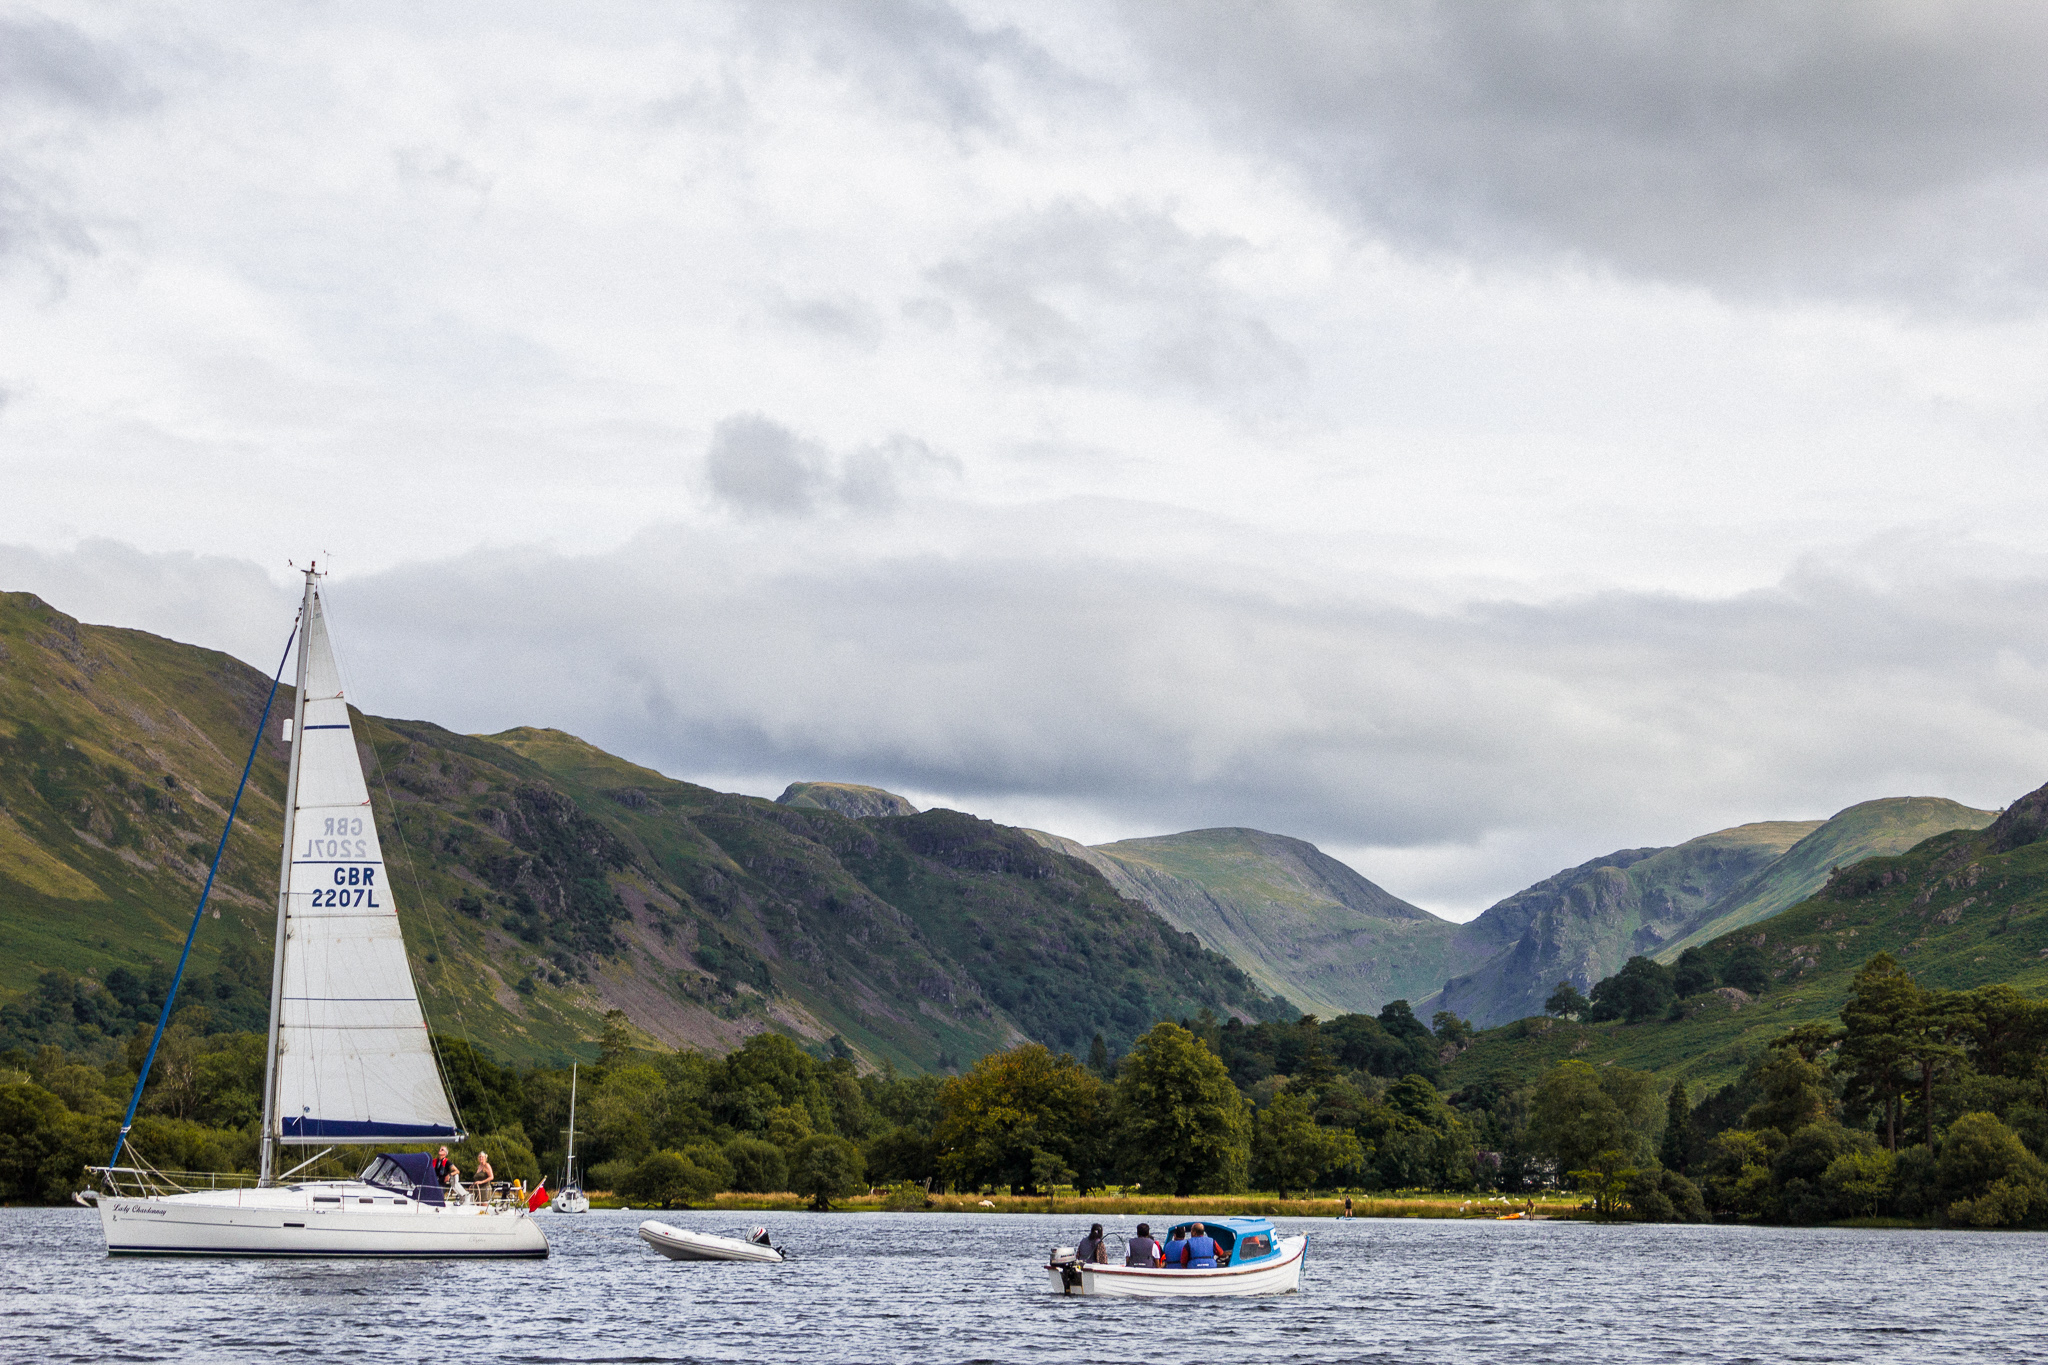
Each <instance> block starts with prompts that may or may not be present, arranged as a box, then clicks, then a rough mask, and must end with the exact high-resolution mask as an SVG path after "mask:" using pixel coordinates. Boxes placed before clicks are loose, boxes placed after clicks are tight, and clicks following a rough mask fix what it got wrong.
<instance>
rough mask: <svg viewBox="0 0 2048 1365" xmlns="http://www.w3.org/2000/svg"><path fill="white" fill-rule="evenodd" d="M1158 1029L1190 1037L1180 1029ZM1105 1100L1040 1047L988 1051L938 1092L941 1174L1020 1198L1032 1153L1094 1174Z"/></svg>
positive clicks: (1073, 1068)
mask: <svg viewBox="0 0 2048 1365" xmlns="http://www.w3.org/2000/svg"><path fill="white" fill-rule="evenodd" d="M1159 1028H1163V1029H1174V1030H1175V1031H1176V1032H1178V1033H1180V1034H1181V1035H1182V1036H1183V1037H1186V1036H1187V1031H1186V1030H1185V1029H1181V1028H1179V1026H1178V1025H1174V1024H1161V1025H1160V1026H1159ZM1157 1031H1158V1030H1157V1029H1155V1030H1154V1032H1155V1033H1156V1032H1157ZM1190 1041H1191V1042H1192V1039H1190ZM1204 1051H1205V1052H1206V1049H1204ZM1211 1060H1212V1061H1213V1060H1214V1058H1213V1056H1212V1057H1211ZM1126 1067H1127V1068H1128V1063H1127V1064H1126ZM1217 1070H1218V1071H1219V1072H1220V1071H1221V1070H1222V1065H1221V1063H1217ZM1225 1084H1226V1085H1227V1084H1228V1079H1227V1078H1226V1080H1225ZM1231 1094H1232V1095H1233V1096H1234V1095H1235V1094H1236V1091H1235V1089H1232V1091H1231ZM1108 1098H1109V1097H1108V1092H1107V1090H1106V1089H1105V1087H1104V1086H1103V1083H1102V1081H1101V1080H1100V1079H1099V1078H1098V1077H1097V1076H1095V1075H1094V1073H1092V1072H1090V1071H1088V1070H1087V1069H1086V1068H1084V1067H1082V1066H1081V1065H1080V1064H1079V1063H1077V1062H1076V1061H1075V1060H1074V1059H1073V1058H1072V1057H1070V1056H1068V1055H1066V1054H1064V1053H1062V1054H1060V1055H1059V1056H1054V1055H1053V1054H1052V1052H1051V1051H1050V1050H1048V1049H1047V1048H1045V1047H1044V1046H1043V1045H1041V1044H1038V1043H1027V1044H1025V1045H1024V1046H1022V1047H1016V1048H1011V1049H1010V1050H1009V1051H1008V1052H995V1053H990V1054H989V1055H988V1056H986V1057H983V1058H982V1059H981V1060H980V1061H978V1062H976V1063H975V1064H974V1066H973V1068H972V1069H971V1070H969V1071H968V1073H967V1074H966V1075H964V1076H956V1077H954V1078H953V1079H952V1080H950V1081H948V1082H947V1083H946V1087H945V1089H944V1091H943V1092H942V1094H941V1101H940V1102H941V1105H942V1107H943V1117H942V1118H941V1119H940V1121H939V1126H938V1130H937V1139H938V1144H939V1150H940V1158H939V1165H940V1170H941V1171H942V1173H943V1174H944V1175H945V1177H946V1178H947V1179H948V1180H950V1181H953V1182H954V1183H956V1184H964V1185H968V1186H980V1185H985V1184H1000V1185H1007V1186H1009V1187H1010V1188H1011V1190H1012V1191H1014V1192H1017V1193H1022V1192H1023V1191H1024V1190H1026V1189H1028V1188H1030V1187H1032V1186H1033V1185H1034V1183H1035V1182H1034V1181H1033V1179H1032V1175H1031V1160H1032V1154H1033V1153H1034V1152H1035V1151H1039V1150H1044V1151H1050V1152H1054V1153H1056V1154H1057V1155H1058V1156H1059V1157H1060V1159H1061V1160H1062V1161H1064V1162H1065V1163H1066V1164H1067V1165H1069V1166H1071V1167H1074V1168H1075V1169H1077V1170H1080V1171H1083V1172H1084V1173H1087V1172H1091V1171H1092V1170H1094V1169H1099V1165H1100V1161H1099V1158H1098V1157H1097V1155H1096V1151H1097V1147H1098V1145H1099V1144H1100V1140H1101V1138H1102V1136H1103V1134H1104V1132H1105V1130H1106V1125H1107V1119H1108V1116H1107V1108H1108Z"/></svg>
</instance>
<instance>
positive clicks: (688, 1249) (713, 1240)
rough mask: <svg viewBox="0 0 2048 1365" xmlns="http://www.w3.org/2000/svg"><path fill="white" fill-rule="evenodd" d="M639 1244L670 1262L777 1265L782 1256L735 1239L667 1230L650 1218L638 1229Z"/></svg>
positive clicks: (662, 1224)
mask: <svg viewBox="0 0 2048 1365" xmlns="http://www.w3.org/2000/svg"><path fill="white" fill-rule="evenodd" d="M640 1240H641V1241H643V1242H645V1243H647V1245H649V1246H651V1247H653V1248H654V1249H655V1250H656V1251H658V1252H660V1253H661V1254H662V1255H664V1256H666V1257H668V1258H669V1259H670V1260H671V1261H779V1260H781V1259H782V1253H781V1252H779V1251H777V1250H776V1249H775V1248H774V1247H766V1246H762V1245H761V1244H760V1243H759V1242H743V1241H741V1240H740V1239H739V1238H737V1237H713V1236H711V1235H710V1234H709V1233H703V1232H691V1231H690V1230H689V1229H687V1228H678V1227H670V1226H669V1225H668V1224H667V1223H661V1222H657V1221H655V1220H654V1219H652V1218H650V1219H648V1220H647V1221H646V1222H644V1223H642V1224H641V1225H640Z"/></svg>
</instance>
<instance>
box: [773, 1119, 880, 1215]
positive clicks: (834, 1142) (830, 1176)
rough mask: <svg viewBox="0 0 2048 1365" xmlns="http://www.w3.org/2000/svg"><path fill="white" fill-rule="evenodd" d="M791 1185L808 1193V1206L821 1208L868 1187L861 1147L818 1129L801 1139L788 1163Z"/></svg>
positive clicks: (825, 1207) (799, 1192) (820, 1209)
mask: <svg viewBox="0 0 2048 1365" xmlns="http://www.w3.org/2000/svg"><path fill="white" fill-rule="evenodd" d="M789 1184H790V1188H791V1189H793V1190H795V1191H796V1192H797V1193H798V1194H801V1195H808V1196H809V1197H810V1201H811V1207H812V1208H813V1209H816V1210H818V1211H820V1212H823V1211H825V1210H827V1209H829V1208H831V1207H832V1201H833V1200H834V1199H838V1198H841V1197H842V1196H845V1195H849V1194H853V1193H856V1192H857V1191H859V1190H862V1189H865V1188H866V1187H867V1178H866V1174H865V1172H864V1171H863V1169H862V1163H861V1155H860V1148H858V1147H856V1146H854V1145H853V1144H852V1143H851V1142H849V1141H847V1140H846V1139H845V1138H843V1137H838V1136H836V1135H833V1134H826V1133H817V1134H814V1135H812V1136H810V1137H807V1138H805V1139H804V1140H803V1142H802V1143H801V1144H799V1145H798V1147H797V1149H796V1153H795V1156H794V1157H793V1158H792V1159H791V1161H790V1164H789Z"/></svg>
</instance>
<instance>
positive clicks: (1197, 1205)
mask: <svg viewBox="0 0 2048 1365" xmlns="http://www.w3.org/2000/svg"><path fill="white" fill-rule="evenodd" d="M1530 1202H1531V1200H1530V1197H1529V1196H1522V1197H1519V1198H1515V1199H1510V1200H1507V1201H1502V1200H1500V1199H1498V1198H1496V1197H1494V1196H1491V1195H1471V1196H1464V1195H1450V1194H1420V1195H1386V1196H1371V1197H1368V1196H1365V1195H1353V1196H1351V1204H1352V1211H1353V1213H1354V1214H1355V1215H1356V1216H1357V1217H1359V1218H1500V1217H1502V1216H1503V1215H1505V1214H1509V1213H1513V1212H1516V1211H1518V1210H1521V1209H1525V1208H1527V1207H1528V1206H1529V1204H1530ZM1533 1202H1534V1204H1535V1214H1534V1216H1536V1217H1538V1218H1575V1217H1580V1216H1582V1211H1581V1210H1580V1208H1579V1204H1580V1198H1579V1196H1577V1195H1553V1196H1544V1195H1537V1196H1535V1197H1534V1201H1533ZM590 1207H592V1208H593V1209H621V1208H628V1207H639V1206H633V1205H629V1204H628V1203H627V1202H626V1201H624V1200H621V1199H619V1198H617V1197H616V1196H614V1195H612V1194H609V1193H601V1192H594V1193H592V1194H591V1195H590ZM809 1207H810V1201H809V1200H808V1199H807V1198H805V1197H804V1196H803V1195H800V1194H788V1193H783V1194H721V1195H719V1196H718V1197H717V1199H716V1200H715V1201H714V1202H712V1203H709V1204H695V1205H692V1206H691V1207H690V1209H689V1210H680V1209H679V1210H674V1211H675V1212H689V1211H695V1212H720V1211H725V1210H730V1211H732V1212H734V1213H743V1212H758V1213H793V1212H800V1211H802V1210H804V1209H807V1208H809ZM646 1211H647V1212H649V1213H655V1212H659V1211H660V1210H657V1209H653V1208H648V1209H647V1210H646ZM832 1211H833V1212H834V1213H1054V1214H1072V1215H1074V1216H1075V1217H1082V1216H1085V1215H1110V1216H1121V1217H1126V1218H1131V1219H1142V1218H1149V1219H1151V1220H1152V1221H1154V1222H1175V1221H1178V1220H1180V1219H1182V1218H1187V1217H1201V1216H1203V1215H1205V1214H1206V1215H1209V1216H1212V1217H1229V1216H1233V1215H1235V1216H1241V1217H1267V1218H1336V1217H1339V1216H1340V1215H1341V1214H1342V1213H1343V1212H1344V1197H1343V1196H1342V1195H1338V1196H1335V1197H1318V1198H1310V1199H1282V1198H1280V1197H1279V1196H1277V1195H1265V1194H1219V1195H1191V1196H1189V1197H1187V1198H1185V1199H1177V1198H1174V1197H1173V1196H1171V1195H1141V1194H1109V1195H1086V1196H1083V1195H1062V1196H1060V1197H1059V1198H1058V1199H1056V1200H1054V1201H1053V1202H1052V1205H1051V1207H1048V1206H1047V1201H1046V1199H1045V1196H1043V1195H1034V1196H1028V1197H1027V1196H1023V1195H1010V1194H992V1195H980V1194H934V1195H932V1196H930V1197H929V1198H928V1199H920V1200H918V1201H916V1202H910V1201H906V1200H905V1199H904V1198H903V1197H902V1196H901V1195H898V1194H895V1193H893V1192H891V1191H887V1190H877V1191H876V1192H875V1193H873V1194H857V1195H849V1196H848V1197H846V1198H844V1199H835V1200H833V1201H832Z"/></svg>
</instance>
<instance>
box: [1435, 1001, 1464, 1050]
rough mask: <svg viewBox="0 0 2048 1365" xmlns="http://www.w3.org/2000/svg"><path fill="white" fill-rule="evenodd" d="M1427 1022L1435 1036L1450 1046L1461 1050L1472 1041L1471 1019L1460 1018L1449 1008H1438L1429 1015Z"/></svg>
mask: <svg viewBox="0 0 2048 1365" xmlns="http://www.w3.org/2000/svg"><path fill="white" fill-rule="evenodd" d="M1429 1023H1430V1027H1431V1029H1432V1030H1433V1031H1434V1032H1435V1034H1436V1036H1437V1038H1438V1039H1439V1040H1440V1041H1442V1042H1446V1043H1449V1044H1450V1045H1451V1046H1452V1047H1455V1048H1458V1049H1460V1050H1462V1049H1463V1048H1464V1047H1465V1046H1466V1045H1467V1044H1469V1043H1470V1042H1471V1041H1472V1024H1471V1021H1470V1020H1466V1019H1460V1018H1459V1017H1458V1016H1457V1015H1455V1014H1452V1013H1451V1012H1450V1011H1449V1010H1438V1011H1437V1012H1436V1013H1435V1014H1433V1015H1431V1016H1430V1018H1429Z"/></svg>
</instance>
